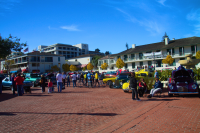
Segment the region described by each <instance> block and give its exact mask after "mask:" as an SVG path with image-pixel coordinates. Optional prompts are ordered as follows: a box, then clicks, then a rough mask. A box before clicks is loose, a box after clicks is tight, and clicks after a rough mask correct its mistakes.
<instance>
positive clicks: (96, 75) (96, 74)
mask: <svg viewBox="0 0 200 133" xmlns="http://www.w3.org/2000/svg"><path fill="white" fill-rule="evenodd" d="M94 77H95V86H96V85H97V83H98V85H99V80H98V79H99V73H98V72H96V73H95V76H94ZM99 86H100V85H99Z"/></svg>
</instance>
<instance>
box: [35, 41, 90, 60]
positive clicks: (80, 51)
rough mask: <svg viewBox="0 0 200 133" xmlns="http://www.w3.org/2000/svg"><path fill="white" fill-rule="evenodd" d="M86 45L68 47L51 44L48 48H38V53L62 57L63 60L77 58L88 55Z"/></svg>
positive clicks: (66, 45)
mask: <svg viewBox="0 0 200 133" xmlns="http://www.w3.org/2000/svg"><path fill="white" fill-rule="evenodd" d="M88 49H89V47H88V44H83V43H80V44H76V45H68V44H61V43H57V44H53V45H50V46H43V45H40V46H38V50H39V51H43V52H45V53H50V54H56V55H62V56H64V57H65V59H69V58H73V57H77V56H80V55H84V54H88V53H89V50H88Z"/></svg>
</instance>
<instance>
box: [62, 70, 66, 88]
mask: <svg viewBox="0 0 200 133" xmlns="http://www.w3.org/2000/svg"><path fill="white" fill-rule="evenodd" d="M65 79H66V74H65V72H63V73H62V83H63V89H65Z"/></svg>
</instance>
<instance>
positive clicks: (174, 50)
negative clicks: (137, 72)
mask: <svg viewBox="0 0 200 133" xmlns="http://www.w3.org/2000/svg"><path fill="white" fill-rule="evenodd" d="M198 50H200V37H189V38H183V39H177V40H175V39H173V40H169V38H167V37H166V38H165V40H164V41H163V42H158V43H153V44H147V45H140V46H136V45H135V44H133V45H132V48H130V49H128V50H125V51H122V52H120V53H117V54H113V55H110V56H109V57H107V58H104V59H99V61H98V67H99V71H100V72H101V71H103V70H102V69H101V64H102V63H104V62H106V63H108V68H107V71H111V70H114V71H115V70H117V68H116V61H117V59H118V58H119V57H120V58H121V59H122V60H123V61H124V63H125V66H124V67H123V69H129V70H133V69H137V68H155V69H156V70H161V69H163V68H166V67H168V68H172V69H174V67H178V66H179V65H180V64H179V63H178V61H179V60H185V59H186V56H185V55H187V54H192V55H193V58H195V57H194V56H195V55H196V52H197V51H198ZM168 54H169V55H171V56H172V58H173V59H174V62H173V63H172V64H171V65H166V64H163V63H162V60H163V59H165V58H166V56H167V55H168ZM198 67H199V65H198Z"/></svg>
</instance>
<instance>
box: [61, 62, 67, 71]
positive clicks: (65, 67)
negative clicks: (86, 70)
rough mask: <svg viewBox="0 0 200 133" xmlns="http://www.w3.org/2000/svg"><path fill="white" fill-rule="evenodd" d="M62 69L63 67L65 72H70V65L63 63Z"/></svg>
mask: <svg viewBox="0 0 200 133" xmlns="http://www.w3.org/2000/svg"><path fill="white" fill-rule="evenodd" d="M62 69H63V71H64V72H68V71H69V65H68V64H67V63H66V64H63V65H62Z"/></svg>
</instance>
